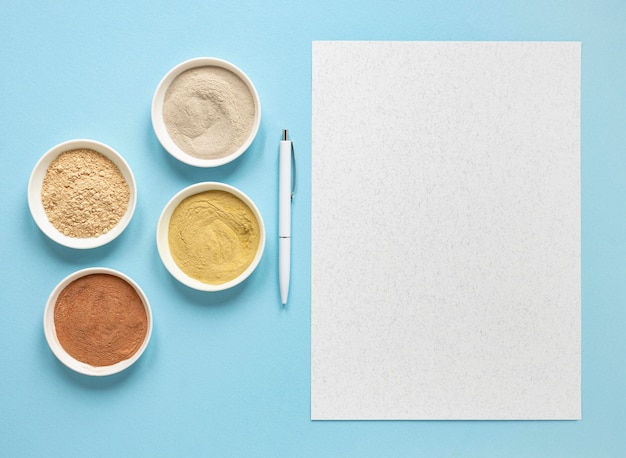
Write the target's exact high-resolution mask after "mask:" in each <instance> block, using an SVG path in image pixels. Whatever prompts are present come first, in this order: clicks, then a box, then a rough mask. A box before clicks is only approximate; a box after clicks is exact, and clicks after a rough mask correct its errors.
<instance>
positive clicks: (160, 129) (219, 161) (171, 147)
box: [152, 57, 261, 167]
mask: <svg viewBox="0 0 626 458" xmlns="http://www.w3.org/2000/svg"><path fill="white" fill-rule="evenodd" d="M205 66H215V67H222V68H224V69H226V70H229V71H231V72H232V73H234V74H235V75H237V76H238V77H239V78H241V80H242V81H243V82H244V83H245V84H246V86H248V89H249V90H250V93H251V94H252V98H253V99H254V104H255V117H254V123H253V127H252V130H251V132H250V135H249V136H248V137H247V139H246V140H245V142H244V143H243V144H242V145H241V146H240V147H239V148H238V149H237V150H236V151H234V152H233V153H231V154H230V155H228V156H226V157H222V158H216V159H203V158H198V157H195V156H192V155H190V154H189V153H187V152H185V151H183V150H182V149H181V148H179V147H178V146H177V145H176V143H174V140H172V137H170V134H169V133H168V131H167V128H166V126H165V121H164V120H163V103H164V100H165V94H166V92H167V89H168V88H169V86H170V85H171V84H172V82H173V81H174V80H175V79H176V77H178V76H179V75H180V74H181V73H183V72H185V71H186V70H189V69H192V68H197V67H205ZM260 124H261V101H260V100H259V95H258V93H257V91H256V88H255V87H254V84H252V81H251V80H250V78H249V77H248V76H247V75H246V74H245V73H244V72H243V71H242V70H241V69H239V68H238V67H236V66H235V65H233V64H231V63H230V62H227V61H225V60H222V59H216V58H213V57H198V58H195V59H190V60H187V61H185V62H182V63H180V64H178V65H177V66H176V67H174V68H173V69H171V70H170V71H169V72H168V73H167V74H166V75H165V76H164V77H163V79H162V80H161V82H160V83H159V85H158V86H157V89H156V91H155V93H154V97H153V99H152V127H153V129H154V133H155V134H156V136H157V138H158V139H159V142H160V143H161V145H162V146H163V148H165V150H166V151H167V152H168V153H170V154H171V155H172V156H173V157H175V158H176V159H178V160H179V161H182V162H184V163H186V164H189V165H193V166H196V167H217V166H220V165H224V164H227V163H229V162H231V161H234V160H235V159H237V158H238V157H239V156H241V155H242V154H243V153H244V152H245V151H246V150H247V149H248V147H249V146H250V145H251V144H252V141H253V140H254V138H255V137H256V134H257V132H258V130H259V125H260Z"/></svg>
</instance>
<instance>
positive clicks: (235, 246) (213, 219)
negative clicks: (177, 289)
mask: <svg viewBox="0 0 626 458" xmlns="http://www.w3.org/2000/svg"><path fill="white" fill-rule="evenodd" d="M259 238H260V233H259V222H258V221H257V219H256V217H255V216H254V214H253V213H252V210H251V209H250V208H249V207H248V206H247V205H246V204H245V203H244V202H243V201H242V200H241V199H239V198H238V197H236V196H234V195H233V194H231V193H228V192H225V191H206V192H201V193H199V194H195V195H193V196H190V197H187V198H186V199H184V200H183V201H182V202H181V203H180V204H179V205H178V207H176V209H175V210H174V212H173V214H172V217H171V219H170V225H169V232H168V241H169V246H170V251H171V253H172V257H173V258H174V261H175V262H176V264H177V265H178V267H179V268H180V269H181V270H182V271H183V272H185V273H186V274H187V275H188V276H190V277H192V278H195V279H196V280H199V281H201V282H203V283H207V284H213V285H220V284H223V283H226V282H228V281H230V280H233V279H234V278H236V277H237V276H239V275H240V274H241V273H242V272H243V271H245V270H246V269H247V267H248V266H249V265H250V263H252V261H253V260H254V257H255V255H256V252H257V248H258V246H259Z"/></svg>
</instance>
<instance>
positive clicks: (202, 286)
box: [156, 181, 266, 292]
mask: <svg viewBox="0 0 626 458" xmlns="http://www.w3.org/2000/svg"><path fill="white" fill-rule="evenodd" d="M212 190H218V191H226V192H229V193H231V194H233V195H234V196H236V197H238V198H239V199H241V200H242V201H243V202H244V203H245V204H246V205H247V206H248V207H249V208H250V210H251V211H252V213H253V214H254V216H255V217H256V219H257V221H258V224H259V233H260V234H259V235H260V237H259V246H258V248H257V252H256V255H255V256H254V259H253V260H252V262H251V263H250V265H249V266H248V267H247V268H246V270H244V271H243V272H242V273H241V274H240V275H238V276H237V277H235V278H233V279H232V280H230V281H228V282H225V283H222V284H219V285H215V284H210V283H204V282H201V281H200V280H196V279H195V278H192V277H190V276H188V275H187V274H186V273H185V272H183V271H182V270H181V269H180V267H178V265H177V264H176V262H175V261H174V259H173V257H172V254H171V252H170V248H169V241H168V232H169V222H170V219H171V217H172V214H173V213H174V210H175V209H176V207H178V205H179V204H180V203H181V202H182V201H183V200H184V199H186V198H187V197H189V196H193V195H195V194H199V193H201V192H205V191H212ZM265 240H266V232H265V224H264V222H263V218H262V216H261V212H260V211H259V209H258V208H257V206H256V205H255V204H254V202H253V201H252V199H250V197H248V196H247V195H246V194H245V193H244V192H243V191H241V190H240V189H238V188H236V187H234V186H231V185H229V184H226V183H222V182H218V181H204V182H200V183H195V184H192V185H190V186H187V187H186V188H183V189H182V190H180V191H178V192H177V193H176V194H175V195H174V196H173V197H172V198H171V199H170V200H169V202H168V203H167V204H166V205H165V207H164V208H163V211H162V212H161V216H160V217H159V221H158V223H157V231H156V243H157V251H158V252H159V257H160V258H161V262H162V263H163V265H164V266H165V268H166V269H167V271H168V272H169V273H170V274H171V275H172V276H173V277H174V278H175V279H176V280H178V281H179V282H181V283H182V284H184V285H186V286H188V287H190V288H193V289H196V290H199V291H208V292H216V291H223V290H226V289H229V288H232V287H234V286H236V285H238V284H240V283H241V282H243V281H244V280H245V279H247V278H248V277H249V276H250V275H251V274H252V272H254V271H255V269H256V268H257V266H258V265H259V263H260V262H261V258H262V257H263V252H264V251H265Z"/></svg>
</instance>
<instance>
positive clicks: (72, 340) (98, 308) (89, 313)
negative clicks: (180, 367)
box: [54, 274, 148, 366]
mask: <svg viewBox="0 0 626 458" xmlns="http://www.w3.org/2000/svg"><path fill="white" fill-rule="evenodd" d="M54 326H55V329H56V335H57V338H58V340H59V343H60V344H61V346H62V347H63V349H64V350H65V351H66V352H67V353H68V354H69V355H71V356H72V357H73V358H74V359H77V360H78V361H82V362H83V363H86V364H90V365H92V366H110V365H113V364H116V363H119V362H120V361H124V360H126V359H129V358H131V357H132V356H133V355H134V354H135V353H136V352H137V351H138V350H139V348H140V347H141V345H142V343H143V341H144V339H145V337H146V334H147V332H148V315H147V313H146V309H145V307H144V305H143V302H142V300H141V298H140V297H139V295H138V294H137V291H136V290H135V288H134V287H133V286H132V285H131V284H129V283H128V282H127V281H126V280H124V279H122V278H119V277H117V276H115V275H110V274H91V275H86V276H84V277H81V278H79V279H77V280H74V281H73V282H72V283H70V284H69V285H67V286H66V287H65V288H64V289H63V290H62V291H61V293H60V294H59V297H58V299H57V301H56V304H55V307H54Z"/></svg>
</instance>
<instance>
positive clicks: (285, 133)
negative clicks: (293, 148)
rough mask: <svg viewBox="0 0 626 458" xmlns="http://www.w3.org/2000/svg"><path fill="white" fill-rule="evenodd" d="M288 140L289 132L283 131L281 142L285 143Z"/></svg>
mask: <svg viewBox="0 0 626 458" xmlns="http://www.w3.org/2000/svg"><path fill="white" fill-rule="evenodd" d="M287 140H289V131H288V130H287V129H283V141H284V142H286V141H287Z"/></svg>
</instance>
